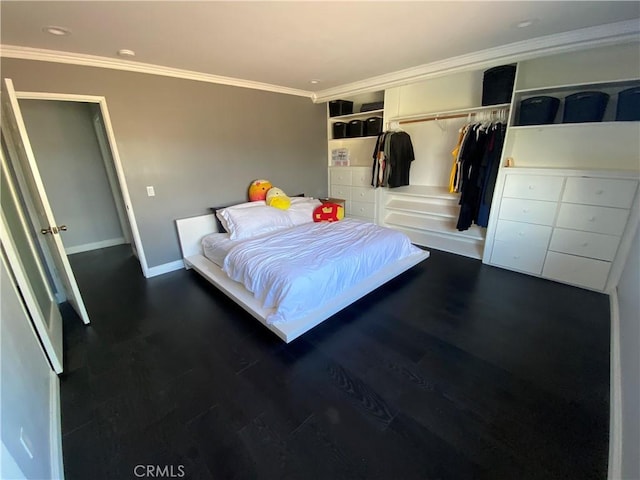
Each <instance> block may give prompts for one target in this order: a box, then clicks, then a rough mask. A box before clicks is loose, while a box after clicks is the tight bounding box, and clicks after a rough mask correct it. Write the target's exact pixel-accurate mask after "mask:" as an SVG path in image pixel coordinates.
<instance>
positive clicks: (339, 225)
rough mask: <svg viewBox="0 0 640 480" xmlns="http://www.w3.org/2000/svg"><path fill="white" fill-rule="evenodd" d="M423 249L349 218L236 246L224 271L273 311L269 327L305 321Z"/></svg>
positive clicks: (308, 225) (400, 235) (389, 231)
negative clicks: (374, 275) (394, 264)
mask: <svg viewBox="0 0 640 480" xmlns="http://www.w3.org/2000/svg"><path fill="white" fill-rule="evenodd" d="M421 253H422V250H420V249H419V248H417V247H415V246H414V245H412V244H411V242H410V240H409V238H408V237H407V236H406V235H405V234H403V233H401V232H399V231H397V230H392V229H389V228H384V227H380V226H378V225H374V224H372V223H367V222H361V221H358V220H355V219H350V218H345V219H344V220H341V221H339V222H333V223H327V222H322V223H306V224H304V225H300V226H297V227H293V228H288V229H285V230H280V231H278V232H274V233H270V234H267V235H264V236H261V237H259V238H254V239H250V240H244V241H239V242H236V243H235V244H234V245H232V247H231V249H230V250H229V251H228V254H227V255H226V257H225V259H224V262H223V266H222V270H223V271H224V272H225V273H226V274H227V275H228V276H229V278H231V279H232V280H235V281H236V282H240V283H242V284H243V285H244V287H245V288H246V289H247V290H248V291H250V292H251V293H253V294H254V297H255V298H256V299H257V300H258V301H259V302H260V303H261V305H262V307H263V308H265V309H272V313H271V314H269V315H268V316H267V318H266V321H267V323H268V324H273V323H279V322H286V321H294V320H297V319H299V318H302V317H304V316H305V315H306V314H307V313H308V312H309V311H312V310H314V309H316V308H318V307H320V306H322V305H323V304H324V303H326V302H328V301H330V300H331V299H332V298H334V297H335V296H336V295H338V294H340V293H341V292H343V291H344V290H346V289H348V288H350V287H352V286H354V285H356V284H358V283H359V282H360V281H362V280H364V279H365V278H367V277H369V276H371V275H372V274H374V273H376V272H377V271H378V270H380V269H382V268H384V267H386V266H387V265H389V264H390V263H394V262H397V261H399V260H402V259H404V258H406V257H409V256H411V255H417V254H421Z"/></svg>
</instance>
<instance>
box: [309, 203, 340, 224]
mask: <svg viewBox="0 0 640 480" xmlns="http://www.w3.org/2000/svg"><path fill="white" fill-rule="evenodd" d="M343 218H344V208H343V207H342V205H338V204H337V203H323V204H322V205H320V206H319V207H316V208H315V210H314V211H313V221H314V222H337V221H338V220H342V219H343Z"/></svg>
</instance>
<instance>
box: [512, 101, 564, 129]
mask: <svg viewBox="0 0 640 480" xmlns="http://www.w3.org/2000/svg"><path fill="white" fill-rule="evenodd" d="M559 106H560V99H559V98H556V97H547V96H539V97H531V98H526V99H524V100H522V101H521V102H520V114H519V116H518V123H517V124H518V125H545V124H549V123H553V121H554V120H555V118H556V114H557V113H558V107H559Z"/></svg>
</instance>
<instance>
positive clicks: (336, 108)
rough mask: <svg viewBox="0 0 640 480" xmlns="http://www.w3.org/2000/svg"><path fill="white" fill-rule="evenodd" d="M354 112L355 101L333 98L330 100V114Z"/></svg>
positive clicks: (334, 115)
mask: <svg viewBox="0 0 640 480" xmlns="http://www.w3.org/2000/svg"><path fill="white" fill-rule="evenodd" d="M351 113H353V102H350V101H349V100H331V101H330V102H329V116H330V117H336V116H338V115H349V114H351Z"/></svg>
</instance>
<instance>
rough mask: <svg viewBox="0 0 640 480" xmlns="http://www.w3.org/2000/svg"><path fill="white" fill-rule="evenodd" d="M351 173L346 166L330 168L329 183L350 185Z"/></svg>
mask: <svg viewBox="0 0 640 480" xmlns="http://www.w3.org/2000/svg"><path fill="white" fill-rule="evenodd" d="M352 178H353V174H352V172H351V170H349V169H348V168H344V169H343V168H332V169H331V170H329V183H330V184H331V185H351V181H352Z"/></svg>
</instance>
